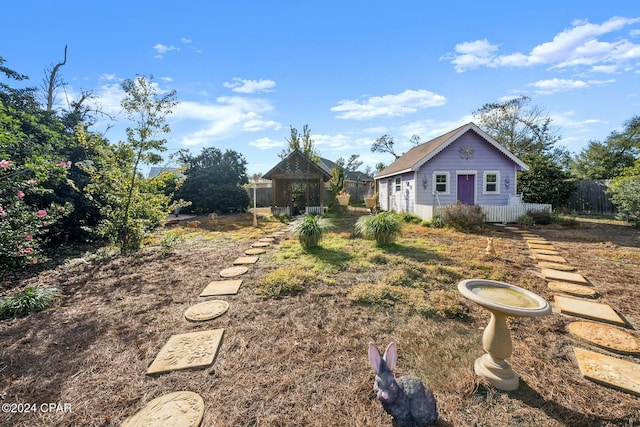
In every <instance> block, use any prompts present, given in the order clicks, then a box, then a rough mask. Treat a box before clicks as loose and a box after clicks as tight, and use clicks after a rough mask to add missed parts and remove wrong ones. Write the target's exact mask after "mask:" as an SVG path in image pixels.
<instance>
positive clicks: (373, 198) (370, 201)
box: [364, 193, 378, 209]
mask: <svg viewBox="0 0 640 427" xmlns="http://www.w3.org/2000/svg"><path fill="white" fill-rule="evenodd" d="M377 204H378V193H374V194H373V195H370V196H366V197H365V198H364V205H365V206H366V207H368V208H369V209H373V208H375V207H376V205H377Z"/></svg>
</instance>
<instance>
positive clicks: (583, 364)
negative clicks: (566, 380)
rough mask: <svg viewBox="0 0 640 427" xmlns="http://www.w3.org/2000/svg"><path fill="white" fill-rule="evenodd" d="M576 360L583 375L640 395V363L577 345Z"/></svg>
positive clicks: (600, 382) (575, 350) (608, 385)
mask: <svg viewBox="0 0 640 427" xmlns="http://www.w3.org/2000/svg"><path fill="white" fill-rule="evenodd" d="M573 350H574V352H575V354H576V360H577V361H578V367H579V368H580V373H581V374H582V376H583V377H585V378H587V379H589V380H591V381H594V382H596V383H598V384H602V385H604V386H607V387H612V388H615V389H618V390H622V391H624V392H627V393H632V394H635V395H636V396H640V365H639V364H637V363H633V362H629V361H626V360H622V359H618V358H616V357H611V356H606V355H604V354H600V353H596V352H594V351H590V350H585V349H583V348H578V347H575V348H574V349H573Z"/></svg>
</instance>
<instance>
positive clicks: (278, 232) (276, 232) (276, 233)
mask: <svg viewBox="0 0 640 427" xmlns="http://www.w3.org/2000/svg"><path fill="white" fill-rule="evenodd" d="M271 234H273V235H274V236H284V231H274V232H273V233H271Z"/></svg>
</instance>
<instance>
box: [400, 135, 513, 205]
mask: <svg viewBox="0 0 640 427" xmlns="http://www.w3.org/2000/svg"><path fill="white" fill-rule="evenodd" d="M463 147H471V148H472V149H473V154H472V155H470V156H468V157H469V158H468V159H467V158H464V157H463V156H461V152H460V149H461V148H463ZM487 171H489V172H491V173H497V175H498V182H497V186H498V189H499V191H498V192H497V193H495V194H484V191H483V190H484V188H485V176H484V174H485V172H487ZM435 172H447V173H448V174H449V179H448V185H449V188H448V190H449V191H448V194H438V195H436V194H434V182H433V178H434V173H435ZM515 173H516V165H515V164H514V162H513V161H512V160H511V159H509V158H508V157H507V156H505V155H504V154H502V153H501V152H500V151H498V150H497V149H496V148H495V147H493V146H492V145H491V144H489V143H488V142H486V141H485V140H484V139H483V138H481V137H480V136H479V135H478V134H476V133H475V132H467V133H465V134H464V135H463V136H461V137H460V138H459V139H457V140H456V141H454V142H453V143H452V144H451V145H449V146H448V147H446V148H445V149H444V150H443V151H442V152H440V153H438V154H437V155H436V156H435V157H433V158H432V159H431V160H429V161H428V162H427V163H425V164H424V165H422V167H420V169H419V170H418V177H417V182H418V184H419V185H418V187H417V188H416V190H417V191H416V193H417V194H416V197H417V203H418V204H420V205H435V206H438V205H448V204H452V203H455V202H456V200H457V181H458V180H457V176H458V175H474V176H475V204H477V205H507V204H508V201H509V194H515V191H516V190H515V187H516V175H515ZM506 177H508V179H509V183H510V186H509V188H506V186H505V178H506ZM391 179H392V180H393V179H394V178H391ZM425 179H426V180H425ZM425 183H426V188H425ZM394 210H395V209H394Z"/></svg>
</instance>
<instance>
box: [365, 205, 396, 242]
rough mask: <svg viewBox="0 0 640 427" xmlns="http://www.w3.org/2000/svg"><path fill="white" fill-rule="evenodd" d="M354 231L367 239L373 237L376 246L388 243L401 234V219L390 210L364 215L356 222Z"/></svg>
mask: <svg viewBox="0 0 640 427" xmlns="http://www.w3.org/2000/svg"><path fill="white" fill-rule="evenodd" d="M355 232H356V234H357V235H361V236H364V237H365V238H367V239H371V238H372V239H375V241H376V244H377V245H378V246H384V245H388V244H391V243H393V242H395V241H396V239H398V238H399V237H401V236H402V220H401V219H400V218H398V216H397V215H395V214H393V213H392V212H380V213H377V214H375V215H365V216H362V217H360V218H359V219H358V221H357V222H356V227H355Z"/></svg>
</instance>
